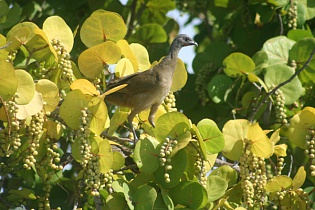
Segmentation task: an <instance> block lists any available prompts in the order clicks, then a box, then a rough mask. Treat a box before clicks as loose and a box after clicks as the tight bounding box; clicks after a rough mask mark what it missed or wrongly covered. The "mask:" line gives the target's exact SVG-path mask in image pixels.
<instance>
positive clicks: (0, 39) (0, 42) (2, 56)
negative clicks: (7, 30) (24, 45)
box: [0, 34, 9, 60]
mask: <svg viewBox="0 0 315 210" xmlns="http://www.w3.org/2000/svg"><path fill="white" fill-rule="evenodd" d="M5 45H6V38H5V37H4V36H3V35H2V34H0V47H3V46H5ZM8 55H9V52H8V51H7V50H6V48H3V49H0V60H6V59H7V57H8Z"/></svg>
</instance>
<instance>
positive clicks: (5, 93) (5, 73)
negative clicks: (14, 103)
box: [0, 60, 18, 101]
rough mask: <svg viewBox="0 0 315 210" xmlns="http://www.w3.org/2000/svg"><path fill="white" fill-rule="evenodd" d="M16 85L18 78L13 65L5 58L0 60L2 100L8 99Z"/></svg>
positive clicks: (0, 93) (0, 92) (13, 92)
mask: <svg viewBox="0 0 315 210" xmlns="http://www.w3.org/2000/svg"><path fill="white" fill-rule="evenodd" d="M17 87H18V80H17V78H16V74H15V70H14V67H13V66H12V65H11V64H10V63H8V62H6V61H5V60H0V97H1V98H2V99H3V100H4V101H7V100H9V99H10V98H12V96H13V95H14V94H15V92H16V90H17Z"/></svg>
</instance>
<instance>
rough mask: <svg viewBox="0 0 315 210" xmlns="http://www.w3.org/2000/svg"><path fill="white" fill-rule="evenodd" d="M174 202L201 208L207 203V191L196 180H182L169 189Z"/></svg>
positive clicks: (191, 207)
mask: <svg viewBox="0 0 315 210" xmlns="http://www.w3.org/2000/svg"><path fill="white" fill-rule="evenodd" d="M170 196H171V198H172V199H173V202H174V204H175V205H176V204H180V205H183V206H186V207H189V208H190V209H202V208H203V207H204V206H205V205H206V203H207V191H206V190H205V188H204V187H203V186H201V185H200V184H199V183H198V182H193V181H182V182H180V183H179V184H178V185H177V186H176V187H174V188H173V189H171V190H170Z"/></svg>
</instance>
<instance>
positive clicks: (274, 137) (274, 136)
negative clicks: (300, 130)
mask: <svg viewBox="0 0 315 210" xmlns="http://www.w3.org/2000/svg"><path fill="white" fill-rule="evenodd" d="M279 140H280V128H279V129H277V130H276V131H275V132H273V134H272V135H271V137H270V141H271V142H272V143H274V144H276V143H278V141H279Z"/></svg>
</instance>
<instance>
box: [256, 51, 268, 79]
mask: <svg viewBox="0 0 315 210" xmlns="http://www.w3.org/2000/svg"><path fill="white" fill-rule="evenodd" d="M252 59H253V61H254V63H255V69H254V71H253V73H254V74H255V75H259V74H260V73H261V72H262V71H263V70H264V69H265V68H267V67H268V55H267V53H266V52H265V51H264V50H260V51H258V52H256V53H255V54H254V55H253V57H252Z"/></svg>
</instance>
